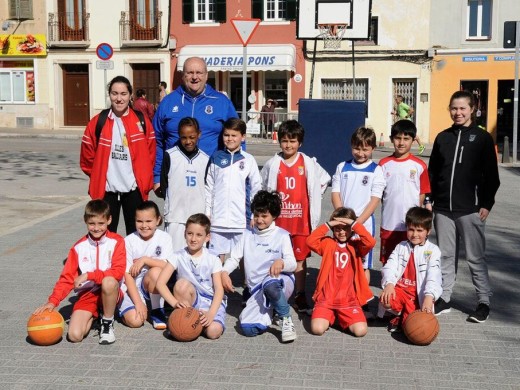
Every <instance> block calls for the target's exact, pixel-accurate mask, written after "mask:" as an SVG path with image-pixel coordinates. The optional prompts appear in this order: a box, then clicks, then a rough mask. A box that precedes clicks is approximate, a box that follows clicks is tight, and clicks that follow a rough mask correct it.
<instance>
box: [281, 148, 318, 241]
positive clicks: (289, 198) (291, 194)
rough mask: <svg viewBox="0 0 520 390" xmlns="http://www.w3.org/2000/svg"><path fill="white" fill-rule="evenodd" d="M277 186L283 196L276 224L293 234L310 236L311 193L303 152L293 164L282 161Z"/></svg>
mask: <svg viewBox="0 0 520 390" xmlns="http://www.w3.org/2000/svg"><path fill="white" fill-rule="evenodd" d="M276 188H277V190H278V192H279V193H280V195H281V197H282V213H281V214H280V216H279V217H278V218H277V219H276V225H277V226H280V227H281V228H283V229H285V230H287V231H288V232H289V233H290V234H291V235H306V236H308V235H309V234H310V233H311V228H310V210H309V194H308V192H307V176H306V175H305V165H304V162H303V156H302V155H301V154H300V155H299V156H298V158H297V159H296V161H294V162H293V163H292V164H291V165H287V164H285V163H284V162H282V163H280V168H279V171H278V181H277V183H276Z"/></svg>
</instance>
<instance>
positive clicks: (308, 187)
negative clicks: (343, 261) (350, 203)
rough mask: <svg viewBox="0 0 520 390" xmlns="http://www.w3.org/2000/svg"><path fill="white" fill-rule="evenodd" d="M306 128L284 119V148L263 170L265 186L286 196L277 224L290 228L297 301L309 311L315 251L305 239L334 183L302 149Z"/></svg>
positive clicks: (280, 135)
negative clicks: (309, 270)
mask: <svg viewBox="0 0 520 390" xmlns="http://www.w3.org/2000/svg"><path fill="white" fill-rule="evenodd" d="M304 135H305V130H304V129H303V126H302V125H301V124H300V123H298V122H297V121H295V120H287V121H285V122H283V123H282V124H281V125H280V127H279V129H278V141H279V142H280V147H281V148H282V151H281V152H280V153H277V154H276V155H275V156H274V157H272V158H271V159H269V160H268V161H267V162H266V163H265V165H264V167H263V169H262V172H261V173H260V174H261V176H262V188H263V189H264V190H267V191H277V192H278V193H280V196H281V198H282V212H281V214H280V216H279V217H278V218H277V219H276V225H277V226H279V227H281V228H283V229H285V230H287V231H288V232H289V233H290V235H291V242H292V246H293V250H294V256H295V257H296V261H297V263H296V264H297V265H296V271H295V273H294V276H295V279H296V283H295V290H296V295H295V298H294V303H295V306H296V308H297V310H298V311H299V312H302V313H303V312H304V313H309V311H310V309H309V305H308V304H307V298H306V297H305V279H306V274H307V262H306V259H307V257H309V256H310V254H311V251H310V249H309V248H308V247H307V244H306V243H305V240H306V239H307V237H308V236H309V234H310V233H311V230H312V229H315V228H316V227H317V226H318V223H319V221H320V216H321V198H322V195H323V193H324V192H325V190H326V189H327V186H328V185H329V182H330V176H329V174H328V173H327V172H326V171H325V170H324V169H323V168H322V167H321V166H320V164H318V162H317V161H316V158H311V157H309V156H307V155H305V154H304V153H301V152H299V151H298V150H299V149H300V147H301V145H302V143H303V138H304Z"/></svg>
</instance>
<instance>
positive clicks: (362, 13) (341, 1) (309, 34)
mask: <svg viewBox="0 0 520 390" xmlns="http://www.w3.org/2000/svg"><path fill="white" fill-rule="evenodd" d="M371 7H372V1H371V0H298V19H297V27H296V31H297V34H296V35H297V38H298V39H322V36H320V34H321V33H320V30H319V28H318V25H319V24H321V25H324V24H325V25H330V24H336V25H347V28H346V31H345V33H344V35H343V39H368V33H369V31H368V30H369V27H370V10H371Z"/></svg>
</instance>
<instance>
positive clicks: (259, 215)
mask: <svg viewBox="0 0 520 390" xmlns="http://www.w3.org/2000/svg"><path fill="white" fill-rule="evenodd" d="M281 206H282V202H281V200H280V197H279V195H278V193H277V192H268V191H263V190H262V191H259V192H258V193H257V194H256V195H255V197H254V198H253V202H252V203H251V210H252V211H253V215H254V228H253V230H246V231H245V232H244V234H243V235H242V237H241V239H240V241H239V242H238V244H237V245H236V246H235V247H234V248H233V249H232V251H231V257H229V258H228V259H227V260H226V262H225V264H224V269H223V272H222V284H223V285H224V289H225V290H226V291H229V292H233V291H234V288H233V284H232V282H231V278H230V277H229V274H230V273H231V272H233V271H234V270H235V269H236V268H237V267H238V265H239V263H240V260H241V259H243V260H244V273H245V276H246V283H247V286H248V287H249V290H250V291H251V297H250V298H249V299H248V300H247V303H246V307H245V309H244V310H243V311H242V313H240V318H239V321H240V324H239V326H240V329H241V330H242V332H243V334H244V335H245V336H248V337H254V336H258V335H259V334H261V333H264V332H265V331H266V330H267V329H268V327H269V325H271V323H272V321H273V314H277V315H278V317H279V318H281V320H282V335H281V336H282V342H283V343H286V342H289V341H293V340H295V339H296V331H295V330H294V324H293V322H292V318H291V314H290V310H291V307H290V306H289V303H288V302H287V300H288V299H289V297H290V296H291V294H292V292H293V290H294V276H293V274H292V273H293V272H294V270H295V269H296V259H295V258H294V253H293V249H292V245H291V238H290V236H289V233H288V232H287V231H286V230H284V229H282V228H279V227H278V226H276V225H275V223H274V220H275V219H276V218H277V217H278V216H279V215H280V212H281ZM273 312H274V313H273Z"/></svg>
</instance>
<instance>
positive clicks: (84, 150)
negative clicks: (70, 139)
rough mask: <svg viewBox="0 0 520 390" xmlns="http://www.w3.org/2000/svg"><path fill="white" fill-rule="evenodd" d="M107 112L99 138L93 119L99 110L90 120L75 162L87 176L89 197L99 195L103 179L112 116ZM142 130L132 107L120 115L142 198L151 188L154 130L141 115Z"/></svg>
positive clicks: (146, 196) (96, 118)
mask: <svg viewBox="0 0 520 390" xmlns="http://www.w3.org/2000/svg"><path fill="white" fill-rule="evenodd" d="M110 116H111V115H109V116H108V118H107V120H106V122H105V124H104V126H103V129H102V130H101V134H100V136H99V142H97V141H96V123H97V121H98V117H99V114H98V115H96V116H95V117H94V118H92V119H91V120H90V122H89V123H88V125H87V128H86V129H85V133H84V134H83V139H82V141H81V153H80V160H79V165H80V167H81V170H82V171H83V172H85V174H86V175H87V176H89V177H90V184H89V189H88V193H89V195H90V197H91V198H92V199H103V197H104V196H105V188H106V182H107V170H108V159H109V158H110V150H111V144H112V128H113V126H114V120H113V119H111V118H110ZM144 119H145V123H146V132H145V131H143V129H142V126H141V123H140V121H139V118H138V117H137V115H136V114H135V112H134V111H133V110H132V109H129V111H128V114H127V115H123V116H121V120H122V121H123V124H124V126H125V130H126V138H127V140H128V148H129V149H130V157H131V158H132V169H133V171H134V176H135V180H136V182H137V187H138V188H139V191H140V192H141V196H142V197H143V200H146V199H148V193H149V192H150V190H151V189H152V188H153V166H154V164H155V132H154V130H153V126H152V123H151V122H150V120H149V119H148V118H146V117H145V118H144Z"/></svg>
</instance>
